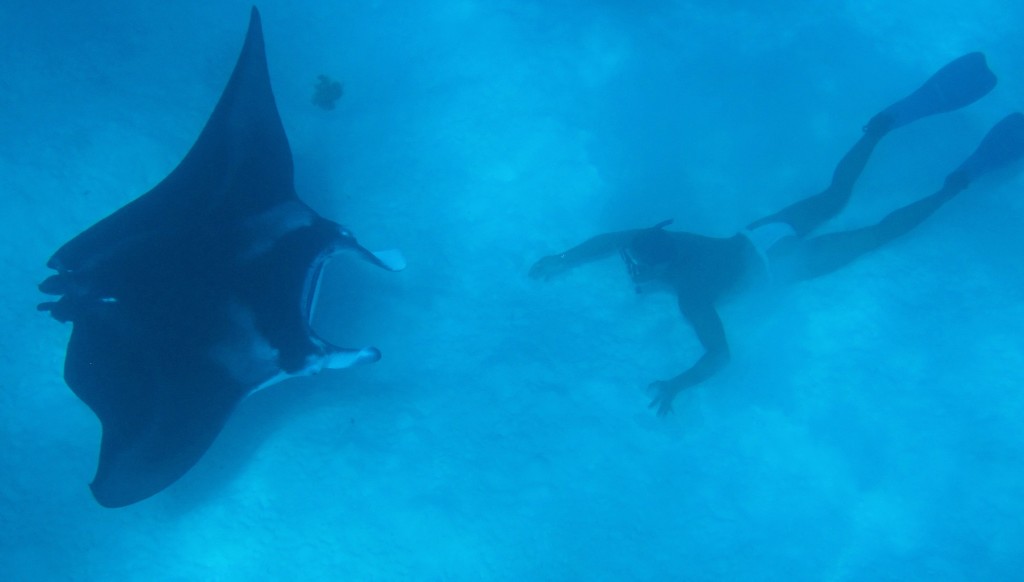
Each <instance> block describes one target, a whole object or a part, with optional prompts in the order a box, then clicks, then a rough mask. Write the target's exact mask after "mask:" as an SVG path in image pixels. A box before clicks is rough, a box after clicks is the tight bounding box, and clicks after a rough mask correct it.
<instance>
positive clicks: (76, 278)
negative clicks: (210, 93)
mask: <svg viewBox="0 0 1024 582" xmlns="http://www.w3.org/2000/svg"><path fill="white" fill-rule="evenodd" d="M345 251H352V252H355V253H357V254H358V255H360V256H362V257H363V258H365V259H366V260H368V261H370V262H371V263H373V264H375V265H377V266H379V267H381V268H384V269H387V270H390V271H398V270H401V269H402V268H403V267H404V260H403V259H402V257H401V255H400V254H399V253H398V252H397V251H385V252H380V253H374V252H371V251H369V250H367V249H365V248H363V247H362V246H360V244H359V243H358V242H356V239H355V237H354V236H353V235H352V233H351V232H350V231H349V230H347V229H346V228H344V227H343V226H341V225H339V224H338V223H335V222H332V221H330V220H328V219H325V218H323V217H321V216H320V215H318V214H317V213H316V212H314V211H313V210H312V209H311V208H310V207H309V206H307V205H306V204H304V203H303V202H302V201H301V200H300V199H299V198H298V196H297V195H296V193H295V187H294V183H293V166H292V155H291V150H290V148H289V146H288V140H287V137H286V136H285V132H284V126H283V125H282V123H281V118H280V116H279V115H278V112H277V106H276V104H275V102H274V95H273V92H272V90H271V86H270V76H269V73H268V70H267V60H266V54H265V51H264V43H263V31H262V27H261V24H260V15H259V12H258V11H257V10H256V8H255V7H254V8H253V9H252V14H251V17H250V20H249V30H248V33H247V35H246V38H245V43H244V46H243V48H242V52H241V55H240V56H239V57H238V62H237V64H236V65H235V69H234V72H233V73H232V74H231V78H230V80H229V81H228V84H227V87H226V88H225V89H224V92H223V94H222V95H221V97H220V100H219V102H218V103H217V105H216V107H215V108H214V110H213V114H212V115H211V116H210V118H209V120H208V121H207V123H206V126H205V127H204V128H203V130H202V132H201V133H200V135H199V138H198V139H197V140H196V142H195V144H194V145H193V146H192V148H191V149H190V150H189V152H188V154H186V156H185V158H184V159H183V160H182V161H181V163H180V164H179V165H178V166H177V167H176V168H175V169H174V170H173V171H172V172H171V173H170V175H168V176H167V177H166V178H164V180H163V181H161V182H160V183H159V184H157V185H156V187H154V188H153V189H152V190H150V191H149V192H147V193H145V194H143V195H142V196H140V197H139V198H137V199H135V200H134V201H132V202H130V203H129V204H127V205H125V206H124V207H122V208H120V209H118V210H116V211H115V212H114V213H113V214H110V215H109V216H107V217H106V218H104V219H102V220H100V221H99V222H97V223H96V224H94V225H93V226H91V227H90V228H88V229H87V230H85V231H84V232H82V233H81V234H79V235H78V236H76V237H74V238H73V239H71V241H69V242H68V243H66V244H65V245H64V246H62V247H60V249H58V250H57V252H56V253H54V255H53V257H52V258H51V259H50V260H49V262H48V263H47V266H48V267H50V268H51V269H54V270H55V271H57V274H55V275H53V276H51V277H49V278H48V279H46V280H45V281H43V283H41V284H40V286H39V288H40V290H41V291H42V292H44V293H46V294H49V295H56V296H59V298H58V299H55V300H54V301H49V302H45V303H41V304H40V305H39V309H40V310H41V311H48V312H49V313H50V315H52V316H53V318H54V319H56V320H57V321H60V322H71V323H72V331H71V337H70V340H69V342H68V347H67V354H66V357H65V362H64V379H65V381H66V382H67V384H68V386H69V387H70V388H71V390H72V391H74V393H75V394H76V395H77V396H78V397H79V398H80V399H81V400H82V401H84V402H85V403H86V404H87V405H88V406H89V407H90V408H91V409H92V411H93V412H94V413H95V414H96V416H97V417H98V418H99V420H100V423H101V424H102V427H103V437H102V442H101V444H100V454H99V466H98V468H97V471H96V476H95V478H94V479H93V482H92V483H91V485H90V487H91V489H92V493H93V495H94V496H95V498H96V500H97V501H98V502H99V503H100V504H101V505H103V506H106V507H122V506H126V505H130V504H132V503H136V502H138V501H140V500H143V499H146V498H148V497H150V496H152V495H154V494H156V493H158V492H160V491H162V490H163V489H165V488H166V487H168V486H169V485H170V484H172V483H173V482H174V481H175V480H177V479H178V478H179V477H181V476H182V475H184V474H185V473H186V472H187V471H188V470H189V469H190V468H191V467H192V466H193V465H195V463H196V462H197V461H198V460H199V458H200V457H201V456H202V455H203V453H204V452H205V451H206V450H207V449H208V448H209V446H210V444H211V443H212V442H213V440H214V438H216V436H217V434H218V433H219V432H220V430H221V428H222V427H223V426H224V424H225V422H226V421H227V419H228V417H229V416H230V415H231V413H232V411H233V410H234V408H235V407H236V406H237V405H238V403H239V402H240V401H241V400H242V399H244V398H245V397H246V396H248V395H249V394H252V393H253V392H255V391H257V390H260V389H261V388H265V387H267V386H270V385H272V384H275V383H277V382H279V381H281V380H284V379H286V378H290V377H294V376H302V375H308V374H313V373H316V372H319V371H320V370H322V369H325V368H332V369H335V368H347V367H349V366H353V365H356V364H361V363H366V362H374V361H377V360H378V359H379V358H380V352H379V351H378V350H377V349H376V348H373V347H364V348H359V349H347V348H341V347H337V346H334V345H331V344H330V343H328V342H327V341H325V340H324V339H322V338H320V337H318V336H317V335H316V333H314V332H313V330H312V329H311V327H310V318H311V316H312V311H313V307H314V304H315V302H316V294H317V289H318V286H319V280H320V273H321V269H322V267H323V265H324V263H325V262H326V261H327V260H328V259H329V258H330V257H332V256H334V255H336V254H337V253H341V252H345Z"/></svg>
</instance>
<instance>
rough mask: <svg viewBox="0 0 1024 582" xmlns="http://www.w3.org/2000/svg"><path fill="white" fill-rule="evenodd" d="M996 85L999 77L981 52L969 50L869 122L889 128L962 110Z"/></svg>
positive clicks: (869, 125) (869, 124)
mask: <svg viewBox="0 0 1024 582" xmlns="http://www.w3.org/2000/svg"><path fill="white" fill-rule="evenodd" d="M995 86H996V76H995V74H993V73H992V71H990V70H989V68H988V64H986V63H985V55H984V54H982V53H980V52H973V53H968V54H966V55H964V56H962V57H960V58H958V59H955V60H953V61H951V62H949V63H948V64H946V66H944V67H942V68H941V69H939V70H938V71H936V73H935V74H934V75H932V76H931V77H929V79H928V80H927V81H925V82H924V84H923V85H921V86H920V87H918V88H917V90H916V91H914V92H913V93H911V94H910V95H907V96H906V97H904V98H903V99H900V100H899V101H897V102H896V103H893V104H892V105H890V106H889V107H887V108H885V109H884V110H883V111H882V112H881V113H879V114H878V115H876V116H875V117H873V118H872V119H871V121H870V122H869V123H868V128H870V127H871V126H872V125H875V124H878V123H881V122H883V120H884V121H885V122H888V124H889V125H888V129H896V128H897V127H903V126H904V125H907V124H908V123H910V122H912V121H917V120H918V119H921V118H922V117H928V116H929V115H935V114H937V113H945V112H947V111H953V110H955V109H960V108H961V107H965V106H967V105H970V104H971V103H974V102H975V101H977V100H978V99H981V98H982V97H984V96H985V94H986V93H988V92H989V91H991V90H992V88H993V87H995Z"/></svg>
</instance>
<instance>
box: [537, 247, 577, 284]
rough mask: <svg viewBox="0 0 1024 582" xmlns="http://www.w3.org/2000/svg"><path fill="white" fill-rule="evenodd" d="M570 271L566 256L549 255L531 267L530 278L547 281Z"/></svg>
mask: <svg viewBox="0 0 1024 582" xmlns="http://www.w3.org/2000/svg"><path fill="white" fill-rule="evenodd" d="M568 270H569V264H568V261H566V260H565V255H564V254H563V255H548V256H546V257H544V258H542V259H541V260H539V261H537V262H536V263H534V264H533V266H532V267H530V278H531V279H540V280H541V281H547V280H549V279H551V278H552V277H554V276H555V275H558V274H560V273H563V272H565V271H568Z"/></svg>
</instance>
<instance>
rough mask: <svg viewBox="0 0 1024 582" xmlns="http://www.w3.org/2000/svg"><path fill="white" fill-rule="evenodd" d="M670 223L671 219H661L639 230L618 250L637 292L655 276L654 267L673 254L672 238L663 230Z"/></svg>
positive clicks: (668, 259) (662, 263)
mask: <svg viewBox="0 0 1024 582" xmlns="http://www.w3.org/2000/svg"><path fill="white" fill-rule="evenodd" d="M670 224H672V220H671V219H669V220H663V221H661V222H659V223H658V224H656V225H654V226H652V227H650V228H646V229H644V230H641V231H640V232H638V233H637V234H636V236H634V237H633V240H631V241H629V243H628V244H626V245H624V246H623V247H622V248H621V249H620V250H619V255H620V256H621V257H622V262H623V263H625V265H626V272H628V273H629V278H630V279H632V281H633V283H634V284H636V285H637V288H636V291H637V293H640V292H641V289H640V285H641V284H643V283H647V282H649V281H651V280H653V279H655V278H656V274H655V273H654V272H653V271H654V268H655V267H658V266H661V265H665V264H666V263H668V262H669V261H671V260H672V258H673V257H674V256H675V248H674V245H673V244H672V238H671V236H670V235H669V233H667V232H665V231H664V230H663V229H664V228H665V227H666V226H668V225H670Z"/></svg>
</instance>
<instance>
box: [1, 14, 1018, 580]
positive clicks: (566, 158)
mask: <svg viewBox="0 0 1024 582" xmlns="http://www.w3.org/2000/svg"><path fill="white" fill-rule="evenodd" d="M249 6H250V5H249V4H248V3H246V2H238V1H235V0H224V1H220V2H215V3H211V2H197V1H194V0H185V1H182V2H130V1H127V0H121V1H111V0H99V1H97V2H91V3H83V2H74V1H71V0H56V1H53V2H45V3H43V2H35V1H28V0H6V1H5V2H4V3H3V5H2V6H0V209H2V211H0V261H2V263H0V264H2V266H3V276H2V277H0V285H2V289H3V297H4V301H3V302H2V304H0V318H2V319H0V325H2V329H4V330H5V331H6V333H4V334H3V335H2V336H0V361H2V362H3V366H2V367H0V573H2V574H0V576H2V577H3V578H4V579H6V580H50V579H72V580H261V579H265V580H275V579H276V580H279V579H336V580H837V581H847V580H1012V579H1019V577H1020V576H1021V572H1024V497H1022V496H1021V491H1022V489H1024V422H1022V420H1024V392H1022V391H1024V266H1022V262H1021V251H1022V250H1024V234H1022V232H1024V231H1022V229H1021V224H1022V223H1024V191H1022V187H1024V179H1022V177H1021V176H1020V175H1011V176H1005V177H1004V178H1003V179H1002V180H998V181H995V180H993V181H991V182H989V183H986V184H979V185H977V186H976V187H972V188H971V189H969V190H968V191H966V192H965V193H963V194H962V195H961V196H959V197H958V198H956V199H955V200H953V201H952V202H950V203H949V204H948V205H947V206H946V207H945V208H943V209H942V210H941V211H940V212H939V213H938V214H936V215H935V216H934V217H933V218H932V219H931V220H929V221H928V222H926V223H925V224H924V225H922V226H921V227H920V228H919V229H917V230H916V231H914V232H913V233H911V234H910V235H909V236H908V237H906V238H904V239H901V240H899V241H897V242H896V243H894V244H892V245H891V246H889V247H887V248H885V249H883V250H881V251H879V252H877V253H875V254H873V255H871V256H869V257H865V258H864V259H862V260H860V261H858V262H856V263H855V264H853V265H851V266H849V267H848V268H846V269H844V270H842V271H840V272H837V273H835V274H833V275H830V276H828V277H825V278H821V279H817V280H814V281H811V282H807V283H803V284H800V285H796V286H793V287H788V288H784V289H774V290H771V291H769V292H765V293H760V294H757V295H754V296H747V297H741V298H738V299H737V300H735V301H733V302H730V303H727V304H725V305H724V306H723V307H722V309H721V315H722V318H723V321H724V322H725V325H726V327H727V330H728V333H729V339H730V344H731V347H732V356H733V358H732V363H731V365H730V366H729V367H728V368H727V369H726V370H725V371H724V372H722V373H721V374H719V375H718V376H716V377H715V378H713V379H712V380H710V381H708V382H706V383H705V384H703V385H701V386H699V387H697V388H695V389H692V390H689V391H687V392H684V393H683V394H682V395H680V397H679V398H678V399H677V400H676V404H675V412H674V413H673V414H672V415H670V416H669V417H667V418H665V419H660V418H658V417H656V416H655V415H654V414H653V413H652V412H651V411H650V410H648V409H647V402H648V399H649V397H648V395H647V394H646V391H645V388H646V386H647V384H648V383H649V382H651V381H653V380H656V379H662V378H667V377H669V376H672V375H674V374H676V373H678V372H679V371H681V370H682V369H684V368H685V367H686V366H688V365H689V364H690V363H691V362H692V361H693V360H694V359H695V358H696V357H698V356H699V355H700V347H699V344H698V343H697V341H696V339H695V338H694V337H693V335H692V332H691V331H690V329H689V327H688V326H687V325H686V324H685V322H684V321H683V320H682V319H681V318H680V317H679V315H678V313H677V311H676V308H675V304H674V301H673V300H672V298H671V297H668V296H658V295H654V296H648V295H637V294H635V293H634V292H633V290H632V287H631V285H630V283H629V281H628V279H627V278H626V276H625V274H624V272H623V267H622V265H621V263H620V262H619V261H618V260H617V259H615V260H612V259H610V260H608V261H604V262H599V263H594V264H592V265H589V266H587V267H586V268H581V269H578V270H576V271H574V272H573V273H571V274H569V275H567V276H565V277H562V278H559V279H557V280H555V281H551V282H548V283H539V282H536V281H531V280H530V279H528V278H527V277H526V272H527V270H528V269H529V267H530V265H531V264H532V263H533V261H535V260H536V259H538V258H539V257H541V256H543V255H546V254H550V253H553V252H556V251H560V250H563V249H564V248H566V247H568V246H571V245H573V244H576V243H578V242H580V241H581V240H583V239H585V238H587V237H589V236H591V235H593V234H596V233H599V232H604V231H609V230H614V229H624V228H632V227H639V226H647V225H650V224H654V223H656V222H658V221H659V220H662V219H664V218H675V225H674V227H675V228H678V229H681V230H690V231H695V232H700V233H703V234H710V235H716V236H725V235H729V234H731V233H733V232H735V231H736V230H738V229H739V228H740V227H742V226H743V225H744V224H746V223H748V222H750V221H752V220H754V219H756V218H758V217H760V216H762V215H765V214H767V213H769V212H772V211H774V210H777V209H778V208H780V207H781V206H783V205H785V204H787V203H789V202H792V201H794V200H796V199H798V198H800V197H801V196H804V195H808V194H811V193H814V192H816V191H817V190H819V189H821V188H822V187H824V186H825V185H826V184H827V183H828V180H829V179H830V176H831V172H832V169H833V167H834V164H835V162H836V161H837V160H838V159H839V157H840V156H841V155H842V154H843V153H844V152H845V151H846V149H847V148H848V147H849V146H850V145H851V144H852V143H853V142H854V141H855V140H856V139H857V138H858V136H859V135H860V131H861V127H862V126H863V125H864V123H866V122H867V120H868V119H870V118H871V116H872V115H874V114H875V113H876V112H877V111H878V110H880V109H881V108H883V107H885V106H886V105H888V104H889V103H890V102H892V101H893V100H895V99H897V98H899V97H901V96H903V95H904V94H906V93H907V92H909V91H911V90H913V89H914V88H915V87H916V86H917V85H918V84H919V83H920V82H921V81H923V80H924V79H925V78H926V77H927V76H928V75H929V74H930V73H931V72H932V71H934V70H935V69H937V68H938V67H939V66H941V65H942V64H944V63H946V62H947V61H949V60H950V59H952V58H954V57H956V56H959V55H961V54H963V53H966V52H969V51H975V50H980V51H984V52H985V53H986V55H987V57H988V62H989V64H990V66H991V67H992V69H993V70H994V71H995V72H996V74H997V75H998V76H999V79H1000V80H999V85H998V86H997V87H996V89H995V90H994V91H993V92H992V93H991V94H989V95H988V96H987V97H985V98H984V99H983V100H981V101H979V102H978V103H975V104H974V105H972V106H970V107H968V108H966V109H963V110H961V111H957V112H954V113H950V114H946V115H942V116H937V117H934V118H929V119H926V120H922V121H920V122H918V123H915V124H913V125H911V126H908V127H907V128H904V129H901V130H900V131H899V132H896V133H894V134H893V135H892V136H890V137H888V138H886V140H885V141H884V142H883V143H882V145H881V146H880V147H879V148H878V149H877V151H876V152H875V155H874V157H873V158H872V160H871V163H870V164H869V166H868V168H867V171H866V172H865V174H864V176H863V177H862V179H861V181H860V182H859V184H858V188H857V190H856V192H855V194H854V197H853V199H852V201H851V203H850V205H849V206H848V207H847V209H846V210H845V212H844V213H843V214H842V215H841V216H840V217H838V218H837V219H836V220H834V221H833V222H832V223H830V224H829V225H828V227H827V229H826V230H842V229H848V228H855V227H858V226H863V225H866V224H870V223H872V222H874V221H877V220H878V219H879V218H880V217H881V216H883V215H884V214H885V213H887V212H889V211H890V210H892V209H894V208H896V207H898V206H901V205H904V204H907V203H909V202H910V201H912V200H915V199H917V198H919V197H921V196H924V195H926V194H928V193H930V192H932V191H934V190H935V189H936V188H938V187H939V186H940V185H941V184H942V180H943V178H944V176H945V175H946V173H947V172H949V171H950V170H951V169H953V168H954V167H956V165H957V164H959V163H960V161H961V160H962V159H963V158H964V157H965V156H966V155H968V154H969V153H970V152H971V150H972V149H973V148H974V147H975V146H976V145H977V143H978V141H979V140H980V138H981V137H982V135H984V133H985V131H986V130H987V128H988V127H990V126H991V125H992V124H993V123H994V122H995V121H997V120H998V119H1000V118H1001V117H1003V116H1004V115H1006V114H1007V113H1009V112H1011V111H1015V110H1020V109H1022V108H1024V37H1022V36H1021V34H1020V23H1021V22H1024V7H1022V6H1021V5H1020V4H1019V3H1017V2H1010V1H1009V0H978V1H976V2H973V3H971V5H970V7H968V5H967V4H964V3H953V2H948V0H940V1H938V2H924V1H919V0H912V1H908V2H899V3H891V2H878V1H874V0H870V1H861V2H853V1H846V2H843V1H837V2H830V3H819V4H813V3H804V2H792V1H784V2H767V3H766V2H753V1H750V2H746V1H730V2H710V1H690V2H686V1H668V0H664V1H656V0H651V1H647V2H625V1H623V2H614V1H603V2H584V1H581V0H577V1H568V0H554V1H540V0H493V1H485V0H479V1H474V0H440V1H437V2H389V1H386V0H352V1H338V2H326V1H319V2H313V1H309V0H295V1H291V2H282V1H279V0H269V1H267V2H263V3H261V4H260V5H259V7H260V10H261V12H262V15H263V23H264V31H265V37H266V42H267V56H268V60H269V66H270V73H271V78H272V80H273V84H274V90H275V94H276V97H277V102H278V107H279V109H280V113H281V117H282V119H283V122H284V125H285V128H286V130H287V132H288V136H289V139H290V142H291V146H292V150H293V153H294V156H295V166H296V186H297V189H298V191H299V194H300V196H301V197H303V199H304V200H306V201H307V202H308V203H309V204H310V205H311V206H313V207H314V208H316V209H317V210H318V211H319V212H320V213H321V214H323V215H324V216H326V217H328V218H332V219H334V220H337V221H339V222H342V223H344V224H346V225H347V226H348V227H350V228H351V229H352V230H353V231H354V232H355V233H356V235H358V236H359V238H360V241H361V242H363V243H364V244H366V245H367V246H369V247H371V248H391V247H395V248H399V249H402V251H403V252H404V253H405V255H406V258H407V260H408V264H409V267H408V268H407V269H406V270H405V271H404V272H402V273H399V274H389V273H384V272H383V271H379V270H376V269H373V268H372V267H369V266H366V265H365V264H363V263H359V262H358V261H356V260H355V259H349V258H341V259H338V260H337V261H335V262H333V263H331V265H330V266H329V268H328V270H327V272H326V274H325V280H324V283H323V289H322V291H321V296H320V306H319V311H318V315H317V319H316V321H315V322H314V325H315V327H316V329H317V330H318V332H319V333H320V334H321V335H323V336H324V337H326V338H328V339H330V340H332V341H334V342H336V343H339V344H341V345H354V346H358V345H371V344H372V345H375V346H378V347H379V348H380V349H381V351H382V352H383V354H384V357H383V359H382V360H381V361H380V362H378V363H376V364H374V365H372V366H367V367H362V368H358V369H351V370H344V371H332V372H326V373H324V374H321V375H319V376H317V377H313V378H305V379H297V380H292V381H289V382H287V383H284V384H280V385H278V386H276V387H274V388H272V389H269V390H266V391H263V392H260V393H258V394H257V395H255V396H254V397H252V398H250V399H248V400H247V401H245V402H244V403H243V404H242V405H241V406H240V407H239V409H238V410H237V411H236V413H235V415H234V416H233V417H232V419H231V421H230V422H229V424H228V426H227V427H226V428H225V430H224V432H223V433H222V434H221V436H220V438H219V439H218V440H217V441H216V442H215V444H214V446H213V447H212V448H211V449H210V450H209V451H208V453H207V454H206V456H205V457H204V458H203V459H202V460H201V461H200V462H199V464H198V465H197V466H196V467H195V468H194V469H193V470H192V471H191V472H189V473H188V474H187V475H186V476H185V477H184V478H182V479H181V480H180V481H179V482H177V483H175V484H174V485H173V486H171V487H170V488H169V489H167V490H166V491H164V492H162V493H160V494H159V495H157V496H155V497H153V498H151V499H149V500H146V501H144V502H141V503H139V504H136V505H133V506H130V507H127V508H124V509H118V510H110V509H104V508H102V507H100V506H99V505H97V504H96V502H95V501H94V500H93V499H92V497H91V495H90V492H89V489H88V487H87V484H88V483H89V481H90V480H91V479H92V476H93V473H94V471H95V466H96V458H97V451H98V446H99V436H100V429H99V423H98V421H97V420H96V418H95V417H94V415H93V414H92V413H91V411H90V410H89V409H88V408H87V407H86V406H85V405H84V404H83V403H82V402H80V401H79V400H78V399H77V398H75V396H74V395H73V394H72V393H71V392H70V390H68V389H67V387H66V386H65V384H64V382H63V379H62V376H61V366H62V362H63V356H64V349H65V346H66V342H67V338H68V334H69V333H70V326H69V325H60V324H57V323H55V322H54V321H53V320H51V319H50V318H48V317H47V316H46V315H45V314H40V313H37V312H36V311H35V304H36V303H38V302H39V301H40V300H42V299H43V296H42V295H41V294H40V293H39V292H38V291H37V289H36V287H35V286H36V284H37V283H38V282H39V281H41V280H42V279H43V278H45V277H46V276H47V275H48V274H49V272H48V271H47V269H46V268H45V263H46V260H47V258H48V257H49V256H50V254H51V253H52V252H53V251H54V250H55V249H56V248H57V247H58V246H59V245H60V244H62V243H63V242H65V241H66V240H68V239H69V238H71V237H72V236H74V235H75V234H77V233H78V232H80V231H81V230H83V229H84V228H86V227H87V226H89V225H90V224H92V223H93V222H95V221H96V220H98V219H100V218H102V217H103V216H105V215H107V214H108V213H110V212H111V211H113V210H114V209H116V208H118V207H119V206H121V205H123V204H125V203H126V202H128V201H129V200H131V199H133V198H134V197H136V196H138V195H139V194H141V193H143V192H144V191H146V190H148V189H149V188H151V187H152V186H153V185H154V184H156V183H157V182H158V181H159V180H160V179H161V178H163V177H164V176H165V175H166V174H167V173H168V172H169V171H170V170H171V169H172V168H173V167H174V166H175V165H176V164H177V162H178V161H179V160H180V159H181V157H182V156H183V155H184V153H185V152H186V151H187V150H188V148H189V147H190V145H191V144H192V142H193V140H194V139H195V137H196V136H197V135H198V132H199V130H200V129H201V128H202V125H203V123H204V122H205V121H206V119H207V116H208V115H209V113H210V111H211V109H212V107H213V105H214V103H215V102H216V100H217V98H218V96H219V95H220V92H221V90H222V88H223V86H224V83H225V82H226V80H227V77H228V75H229V74H230V71H231V69H232V67H233V65H234V62H235V59H236V57H237V55H238V50H239V48H240V46H241V42H242V39H243V36H244V33H245V29H246V23H247V18H248V11H249ZM320 74H326V75H329V76H331V77H334V78H337V79H339V80H341V81H342V82H343V83H344V90H345V93H344V96H343V97H342V98H341V100H340V101H339V102H338V106H337V108H336V109H335V110H333V111H324V110H322V109H318V108H317V107H315V106H314V105H313V104H312V103H311V102H310V98H311V95H312V93H313V84H314V82H315V80H316V78H317V75H320Z"/></svg>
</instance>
